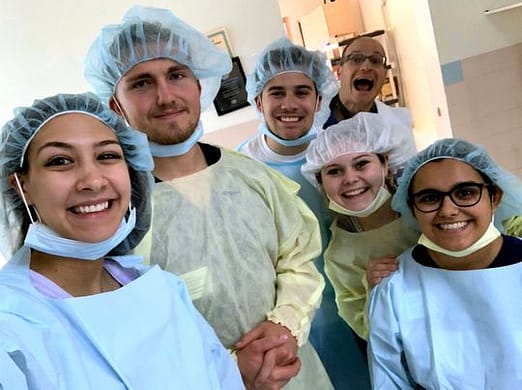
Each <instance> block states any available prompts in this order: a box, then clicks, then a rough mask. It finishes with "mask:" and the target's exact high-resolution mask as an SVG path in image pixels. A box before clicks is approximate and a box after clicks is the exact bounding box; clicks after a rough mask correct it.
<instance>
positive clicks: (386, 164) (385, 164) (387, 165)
mask: <svg viewBox="0 0 522 390" xmlns="http://www.w3.org/2000/svg"><path fill="white" fill-rule="evenodd" d="M383 157H384V162H383V163H382V166H383V167H384V172H386V173H388V170H389V169H390V166H389V164H388V161H389V158H388V155H387V154H385V155H383Z"/></svg>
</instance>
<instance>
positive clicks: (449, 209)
mask: <svg viewBox="0 0 522 390" xmlns="http://www.w3.org/2000/svg"><path fill="white" fill-rule="evenodd" d="M458 212H459V207H458V206H457V205H456V204H455V203H453V200H451V198H450V196H449V194H446V195H444V198H442V204H441V205H440V209H439V215H444V216H450V215H456V214H458Z"/></svg>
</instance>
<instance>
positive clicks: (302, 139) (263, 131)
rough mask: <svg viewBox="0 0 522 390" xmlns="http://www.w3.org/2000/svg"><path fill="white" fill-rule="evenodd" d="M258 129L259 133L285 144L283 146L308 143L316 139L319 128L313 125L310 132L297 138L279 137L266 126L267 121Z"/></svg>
mask: <svg viewBox="0 0 522 390" xmlns="http://www.w3.org/2000/svg"><path fill="white" fill-rule="evenodd" d="M258 131H259V133H261V134H264V135H266V136H267V137H270V138H271V139H273V140H274V141H275V142H277V143H278V144H280V145H283V146H300V145H304V144H306V143H309V142H311V141H312V140H313V139H315V138H316V137H317V128H316V127H313V126H312V127H311V128H310V130H309V131H308V133H306V134H303V135H302V136H300V137H299V138H296V139H283V138H279V137H278V136H277V135H275V134H274V133H272V132H271V131H270V130H269V129H268V127H267V126H266V123H265V122H263V123H261V124H260V125H259V129H258Z"/></svg>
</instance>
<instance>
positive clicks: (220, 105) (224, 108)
mask: <svg viewBox="0 0 522 390" xmlns="http://www.w3.org/2000/svg"><path fill="white" fill-rule="evenodd" d="M249 105H250V103H248V101H247V91H246V77H245V72H244V71H243V67H242V66H241V62H240V61H239V57H232V71H231V72H230V73H229V74H228V75H226V76H224V77H223V78H222V79H221V87H220V88H219V91H218V93H217V96H216V98H215V99H214V107H215V108H216V111H217V114H218V115H225V114H228V113H229V112H232V111H235V110H239V109H240V108H243V107H246V106H249Z"/></svg>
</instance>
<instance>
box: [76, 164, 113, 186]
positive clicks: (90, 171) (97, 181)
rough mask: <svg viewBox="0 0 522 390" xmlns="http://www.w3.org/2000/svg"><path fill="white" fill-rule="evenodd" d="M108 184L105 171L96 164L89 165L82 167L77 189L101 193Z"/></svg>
mask: <svg viewBox="0 0 522 390" xmlns="http://www.w3.org/2000/svg"><path fill="white" fill-rule="evenodd" d="M107 183H108V182H107V179H106V177H105V175H104V174H103V170H102V169H101V168H100V167H98V166H96V164H94V163H89V164H85V165H84V166H82V167H81V169H80V172H79V177H78V180H77V185H76V189H77V190H78V191H100V190H102V189H103V188H104V187H105V186H106V185H107Z"/></svg>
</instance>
